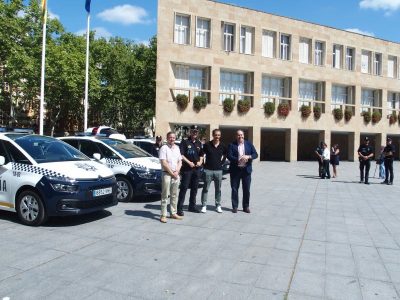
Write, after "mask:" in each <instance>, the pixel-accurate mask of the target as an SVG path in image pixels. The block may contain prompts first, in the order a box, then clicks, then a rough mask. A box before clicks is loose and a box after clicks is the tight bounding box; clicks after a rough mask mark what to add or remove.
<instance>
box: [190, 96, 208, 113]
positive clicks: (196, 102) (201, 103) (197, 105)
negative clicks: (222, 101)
mask: <svg viewBox="0 0 400 300" xmlns="http://www.w3.org/2000/svg"><path fill="white" fill-rule="evenodd" d="M206 106H207V98H206V97H204V96H196V97H194V98H193V108H194V109H195V110H200V109H202V108H205V107H206Z"/></svg>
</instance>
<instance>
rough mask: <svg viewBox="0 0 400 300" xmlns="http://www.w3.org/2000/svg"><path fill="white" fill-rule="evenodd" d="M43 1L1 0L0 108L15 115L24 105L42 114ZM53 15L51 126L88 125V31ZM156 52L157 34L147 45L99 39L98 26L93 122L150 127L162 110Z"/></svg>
mask: <svg viewBox="0 0 400 300" xmlns="http://www.w3.org/2000/svg"><path fill="white" fill-rule="evenodd" d="M38 3H39V1H36V0H31V1H30V3H29V4H28V5H24V1H23V0H0V28H2V29H1V31H0V91H1V92H0V110H2V111H3V112H6V113H9V112H13V111H14V112H15V116H17V115H18V114H17V113H18V112H19V111H21V112H24V113H25V114H27V115H29V116H30V117H31V122H35V121H36V119H37V118H38V115H39V95H40V77H41V73H40V72H41V54H42V18H41V11H40V7H39V4H38ZM47 22H48V23H47V43H46V48H47V49H46V73H45V74H46V77H45V79H46V80H45V103H46V114H45V132H46V133H52V132H53V131H54V132H56V133H61V134H62V133H63V132H64V131H75V130H82V129H83V109H84V108H83V100H84V87H85V61H86V37H85V36H77V35H75V34H72V33H68V32H65V30H64V28H63V26H62V24H61V23H60V22H59V21H58V20H56V19H48V20H47ZM156 52H157V40H156V38H155V37H153V38H152V39H151V40H150V41H149V45H143V44H136V43H134V42H133V41H130V40H124V39H121V38H111V39H110V40H105V39H95V38H94V34H93V32H91V34H90V60H89V62H90V68H89V126H91V125H98V124H104V125H110V126H113V127H117V128H119V129H120V130H121V131H123V132H125V133H128V134H129V133H133V132H138V131H142V130H143V127H144V126H145V125H147V124H148V123H149V122H150V121H151V120H152V118H153V116H154V113H155V90H156V88H155V74H156V57H157V56H156V54H157V53H156ZM5 84H7V85H8V86H10V89H9V91H11V92H8V91H7V90H6V89H4V88H3V87H4V86H5ZM10 114H12V113H10ZM18 120H20V119H18ZM3 125H5V124H3Z"/></svg>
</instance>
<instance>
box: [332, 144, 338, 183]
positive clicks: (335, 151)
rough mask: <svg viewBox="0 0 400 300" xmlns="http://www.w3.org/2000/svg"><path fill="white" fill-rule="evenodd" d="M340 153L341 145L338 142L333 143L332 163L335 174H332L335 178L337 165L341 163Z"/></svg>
mask: <svg viewBox="0 0 400 300" xmlns="http://www.w3.org/2000/svg"><path fill="white" fill-rule="evenodd" d="M339 153H340V149H339V145H338V144H335V145H333V147H332V148H331V165H332V169H333V176H332V177H333V178H335V177H337V170H336V166H338V165H339Z"/></svg>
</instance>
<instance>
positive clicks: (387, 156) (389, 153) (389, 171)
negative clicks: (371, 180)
mask: <svg viewBox="0 0 400 300" xmlns="http://www.w3.org/2000/svg"><path fill="white" fill-rule="evenodd" d="M395 151H396V149H395V147H394V145H393V144H392V139H391V138H387V139H386V147H385V149H383V155H384V163H385V181H384V182H382V183H386V184H393V160H394V153H395ZM389 175H390V178H389ZM389 179H390V180H389Z"/></svg>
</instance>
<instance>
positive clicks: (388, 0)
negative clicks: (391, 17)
mask: <svg viewBox="0 0 400 300" xmlns="http://www.w3.org/2000/svg"><path fill="white" fill-rule="evenodd" d="M360 7H361V8H365V9H369V8H371V9H374V10H384V11H386V13H387V14H390V12H393V11H396V10H398V9H400V0H362V1H361V2H360Z"/></svg>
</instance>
